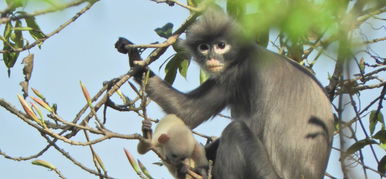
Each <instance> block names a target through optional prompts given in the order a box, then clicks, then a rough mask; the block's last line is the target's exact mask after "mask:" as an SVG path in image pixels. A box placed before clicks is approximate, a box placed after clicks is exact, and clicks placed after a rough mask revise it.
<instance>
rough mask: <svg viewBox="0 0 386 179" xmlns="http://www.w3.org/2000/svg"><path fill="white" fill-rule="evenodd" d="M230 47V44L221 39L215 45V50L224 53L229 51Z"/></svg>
mask: <svg viewBox="0 0 386 179" xmlns="http://www.w3.org/2000/svg"><path fill="white" fill-rule="evenodd" d="M230 47H231V46H230V44H228V43H226V42H224V41H220V42H218V43H216V44H215V45H214V51H215V52H216V53H218V54H224V53H227V52H228V51H229V49H230Z"/></svg>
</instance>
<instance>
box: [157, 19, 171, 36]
mask: <svg viewBox="0 0 386 179" xmlns="http://www.w3.org/2000/svg"><path fill="white" fill-rule="evenodd" d="M154 31H155V32H156V33H157V34H158V35H159V36H160V37H163V38H169V37H170V36H171V35H172V33H173V24H172V23H170V22H169V23H167V24H165V25H164V26H162V27H159V28H156V29H154Z"/></svg>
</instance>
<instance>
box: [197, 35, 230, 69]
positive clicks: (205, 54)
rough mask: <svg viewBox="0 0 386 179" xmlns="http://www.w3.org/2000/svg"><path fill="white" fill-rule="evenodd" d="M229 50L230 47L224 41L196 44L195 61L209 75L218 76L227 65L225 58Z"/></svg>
mask: <svg viewBox="0 0 386 179" xmlns="http://www.w3.org/2000/svg"><path fill="white" fill-rule="evenodd" d="M230 49H231V45H230V44H229V43H228V42H227V41H226V40H216V41H213V42H202V43H198V44H197V46H196V52H197V53H196V54H195V59H196V61H197V62H198V63H199V64H200V65H201V67H202V68H203V69H205V70H206V71H208V72H209V73H210V74H212V75H218V74H220V73H221V72H223V71H224V70H225V69H226V68H227V66H228V64H229V63H227V60H226V58H225V57H226V55H227V53H228V52H229V51H230Z"/></svg>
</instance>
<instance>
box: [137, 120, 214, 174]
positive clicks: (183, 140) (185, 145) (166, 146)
mask: <svg viewBox="0 0 386 179" xmlns="http://www.w3.org/2000/svg"><path fill="white" fill-rule="evenodd" d="M145 127H146V126H145ZM149 130H150V129H149ZM150 147H154V148H156V149H158V150H159V151H160V153H161V155H162V157H163V158H164V159H165V160H166V162H164V164H165V165H166V167H167V168H168V169H169V172H170V173H171V174H172V175H173V176H174V177H175V178H178V179H185V178H192V177H191V176H190V175H188V174H186V172H187V170H188V167H189V168H191V169H192V170H193V171H195V172H196V173H198V174H200V175H201V176H202V177H203V178H207V170H208V165H209V164H208V160H207V159H206V156H205V149H204V147H203V146H202V145H201V144H200V143H198V141H197V140H196V139H194V137H193V133H192V131H191V130H190V129H189V128H188V127H187V126H186V125H185V123H184V122H183V121H182V120H181V119H180V118H178V117H177V116H176V115H174V114H169V115H167V116H165V117H164V118H163V119H161V120H160V121H159V123H158V125H157V126H156V128H155V130H154V133H153V138H152V139H151V146H149V145H148V144H146V143H144V142H140V143H139V144H138V153H140V154H145V153H146V152H148V151H149V150H150Z"/></svg>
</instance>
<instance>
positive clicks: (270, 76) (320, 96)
mask: <svg viewBox="0 0 386 179" xmlns="http://www.w3.org/2000/svg"><path fill="white" fill-rule="evenodd" d="M252 39H253V38H248V35H246V33H244V32H243V29H242V27H241V26H240V25H239V24H237V22H236V21H235V20H233V19H232V18H231V17H229V16H228V15H226V14H225V13H224V12H222V11H219V10H216V9H208V10H207V11H206V12H204V13H203V15H202V16H201V17H200V18H199V19H198V20H197V21H196V22H195V23H194V24H192V25H191V26H190V27H189V28H188V29H187V31H186V39H185V40H184V42H183V43H182V44H183V45H184V47H185V48H186V49H187V50H188V51H190V53H191V54H192V56H193V59H194V60H195V61H196V62H197V63H198V64H199V65H200V66H201V68H202V69H204V70H205V71H207V72H208V73H209V74H210V78H209V79H208V80H206V81H205V82H204V83H202V84H201V85H200V86H199V87H197V88H196V89H194V90H192V91H190V92H187V93H183V92H180V91H178V90H177V89H175V88H173V87H172V86H171V85H170V84H168V83H167V82H165V81H163V80H162V79H161V78H159V77H158V76H157V75H155V74H154V73H153V72H152V71H151V70H149V69H148V68H141V70H138V71H139V73H140V74H137V75H135V76H134V77H135V80H136V81H137V82H140V81H141V74H142V73H143V72H146V71H150V75H149V79H148V83H147V86H146V93H147V94H148V96H149V97H150V98H151V99H152V100H153V101H155V102H156V103H157V104H158V105H159V106H161V108H162V109H163V110H164V111H165V112H166V113H173V114H175V115H176V116H178V117H179V118H181V119H182V120H183V121H184V122H185V124H186V125H187V126H189V127H190V128H191V129H194V128H195V127H197V126H198V125H200V124H201V123H203V122H204V121H207V120H209V119H211V118H213V117H214V116H216V115H217V114H218V113H220V112H221V111H222V110H223V109H225V108H228V109H230V113H231V118H232V121H231V122H230V123H229V124H228V126H226V127H225V129H224V130H223V132H222V134H221V136H220V138H219V140H218V141H215V142H214V143H213V144H214V145H212V146H214V147H215V148H214V149H213V148H211V149H210V150H209V148H210V147H209V146H210V145H209V146H208V150H207V156H208V157H211V156H214V157H213V158H208V159H209V160H211V159H213V160H214V167H213V170H212V174H213V177H214V178H217V179H239V178H244V179H256V178H257V179H267V178H269V179H276V178H284V179H297V178H305V179H309V178H310V179H311V178H312V179H318V178H322V177H323V175H324V172H325V170H326V167H327V163H328V158H329V155H330V151H331V145H332V137H333V130H334V127H333V115H332V107H331V103H330V101H329V99H328V98H327V95H326V93H325V91H324V89H323V87H322V86H321V84H320V83H319V82H318V80H317V79H316V78H315V77H314V76H313V74H312V73H310V72H309V71H308V70H307V69H305V68H304V67H302V66H301V65H299V64H298V63H296V62H294V61H293V60H291V59H288V58H286V57H284V56H282V55H279V54H277V53H274V52H272V51H269V50H267V49H265V48H263V47H261V46H259V45H258V44H256V43H255V41H254V40H252ZM127 44H130V42H129V41H128V40H127V39H124V38H120V39H119V40H118V41H117V42H116V44H115V47H116V48H117V49H118V51H120V52H121V53H128V54H129V59H130V61H136V60H141V59H140V58H131V57H133V54H137V53H135V49H134V48H128V49H126V48H125V46H126V45H127ZM137 57H138V56H137ZM136 68H140V67H138V66H137V67H136ZM141 72H142V73H141ZM208 151H210V152H214V153H209V152H208Z"/></svg>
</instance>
